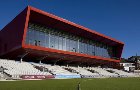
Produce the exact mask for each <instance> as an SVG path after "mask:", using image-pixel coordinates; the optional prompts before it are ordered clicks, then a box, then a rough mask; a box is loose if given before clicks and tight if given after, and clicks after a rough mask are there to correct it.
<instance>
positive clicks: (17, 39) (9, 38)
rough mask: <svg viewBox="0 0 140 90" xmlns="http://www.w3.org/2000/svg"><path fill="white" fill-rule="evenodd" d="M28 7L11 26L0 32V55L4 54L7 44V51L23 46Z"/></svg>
mask: <svg viewBox="0 0 140 90" xmlns="http://www.w3.org/2000/svg"><path fill="white" fill-rule="evenodd" d="M27 10H28V7H27V8H25V9H24V10H23V11H22V12H21V13H20V14H19V15H17V16H16V17H15V18H14V19H13V20H12V21H11V22H10V23H9V24H7V25H6V26H5V27H4V28H3V29H2V30H1V31H0V39H1V45H0V48H1V49H0V53H3V52H4V45H5V44H7V50H10V49H12V48H14V47H16V46H19V45H21V44H22V39H23V33H24V27H25V22H26V15H27Z"/></svg>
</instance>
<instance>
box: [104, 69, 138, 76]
mask: <svg viewBox="0 0 140 90" xmlns="http://www.w3.org/2000/svg"><path fill="white" fill-rule="evenodd" d="M106 70H111V71H114V72H115V73H118V74H119V75H127V76H135V75H136V74H134V73H128V72H125V71H122V70H118V69H113V68H107V69H106Z"/></svg>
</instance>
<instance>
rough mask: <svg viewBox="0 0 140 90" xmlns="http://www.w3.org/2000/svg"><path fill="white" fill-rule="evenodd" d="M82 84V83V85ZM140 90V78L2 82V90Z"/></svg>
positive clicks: (0, 86)
mask: <svg viewBox="0 0 140 90" xmlns="http://www.w3.org/2000/svg"><path fill="white" fill-rule="evenodd" d="M80 82H81V83H80ZM79 83H80V89H81V90H139V89H140V86H139V85H140V78H139V77H134V78H133V77H131V78H129V77H128V78H126V77H125V78H79V79H78V78H77V79H46V80H20V81H0V90H78V85H79Z"/></svg>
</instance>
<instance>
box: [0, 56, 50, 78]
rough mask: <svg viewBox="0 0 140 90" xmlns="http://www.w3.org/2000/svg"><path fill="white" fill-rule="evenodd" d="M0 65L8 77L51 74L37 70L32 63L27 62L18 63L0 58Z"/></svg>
mask: <svg viewBox="0 0 140 90" xmlns="http://www.w3.org/2000/svg"><path fill="white" fill-rule="evenodd" d="M0 66H1V67H2V68H4V73H6V74H7V75H8V76H10V77H21V76H22V75H51V74H50V73H48V72H41V71H39V70H37V69H36V68H34V67H33V65H31V64H29V63H27V62H22V63H18V62H15V61H13V60H2V59H0Z"/></svg>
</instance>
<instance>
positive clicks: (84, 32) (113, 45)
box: [0, 6, 124, 65]
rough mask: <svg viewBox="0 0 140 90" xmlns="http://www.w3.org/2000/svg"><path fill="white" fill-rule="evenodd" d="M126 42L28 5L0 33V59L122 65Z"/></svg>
mask: <svg viewBox="0 0 140 90" xmlns="http://www.w3.org/2000/svg"><path fill="white" fill-rule="evenodd" d="M123 47H124V43H123V42H120V41H118V40H115V39H113V38H110V37H108V36H105V35H103V34H100V33H98V32H95V31H93V30H90V29H88V28H85V27H83V26H80V25H78V24H75V23H73V22H70V21H68V20H65V19H63V18H60V17H57V16H55V15H52V14H50V13H47V12H44V11H42V10H39V9H36V8H34V7H31V6H27V7H26V8H25V9H24V10H23V11H22V12H21V13H20V14H19V15H17V16H16V17H15V18H14V19H13V20H12V21H11V22H10V23H8V24H7V25H6V26H5V27H4V28H3V29H2V30H1V31H0V57H1V58H10V59H12V58H16V57H20V58H23V60H27V61H30V60H32V61H37V60H39V61H43V62H55V63H68V64H83V65H92V64H110V63H118V62H120V59H121V55H122V51H123Z"/></svg>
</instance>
